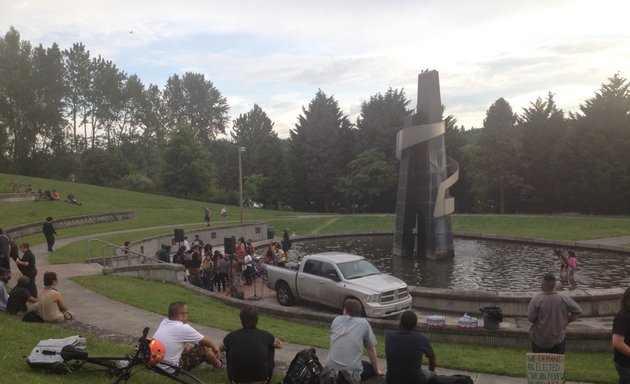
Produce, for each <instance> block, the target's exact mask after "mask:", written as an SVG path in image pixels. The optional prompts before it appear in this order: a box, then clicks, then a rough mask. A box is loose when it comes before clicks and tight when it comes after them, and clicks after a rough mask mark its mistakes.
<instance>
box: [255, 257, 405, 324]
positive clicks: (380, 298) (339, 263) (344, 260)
mask: <svg viewBox="0 0 630 384" xmlns="http://www.w3.org/2000/svg"><path fill="white" fill-rule="evenodd" d="M267 285H268V287H269V288H270V289H272V290H275V291H276V298H277V299H278V303H280V304H281V305H284V306H290V305H292V304H293V303H294V302H295V301H296V300H304V301H311V302H316V303H320V304H324V305H327V306H330V307H334V308H338V309H339V310H340V311H341V309H342V308H343V303H344V301H345V300H346V299H348V298H351V297H353V298H356V299H358V300H359V301H360V302H361V305H362V306H363V313H364V315H365V316H367V317H387V316H393V315H397V314H399V313H401V312H403V311H405V310H407V309H411V296H410V295H409V291H408V289H407V284H406V283H405V282H404V281H402V280H400V279H398V278H396V277H394V276H391V275H388V274H385V273H382V272H380V271H379V270H378V269H377V268H376V267H375V266H373V265H372V264H371V263H370V262H369V261H367V260H366V259H365V258H363V257H361V256H357V255H352V254H349V253H341V252H326V253H317V254H313V255H309V256H305V257H304V258H303V259H302V261H301V263H300V267H299V269H298V270H295V269H291V268H284V267H277V266H272V265H270V266H268V267H267Z"/></svg>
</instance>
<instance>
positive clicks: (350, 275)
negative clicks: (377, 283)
mask: <svg viewBox="0 0 630 384" xmlns="http://www.w3.org/2000/svg"><path fill="white" fill-rule="evenodd" d="M337 266H338V267H339V270H340V271H341V274H342V275H343V277H345V278H346V279H348V280H350V279H358V278H359V277H365V276H370V275H378V274H379V273H381V271H379V270H378V269H376V267H375V266H373V265H372V264H371V263H370V262H369V261H367V260H356V261H348V262H345V263H339V264H337Z"/></svg>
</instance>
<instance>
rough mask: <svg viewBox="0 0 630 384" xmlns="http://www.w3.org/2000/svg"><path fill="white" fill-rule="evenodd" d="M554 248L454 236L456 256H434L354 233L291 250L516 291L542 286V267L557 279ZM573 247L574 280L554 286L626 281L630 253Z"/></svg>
mask: <svg viewBox="0 0 630 384" xmlns="http://www.w3.org/2000/svg"><path fill="white" fill-rule="evenodd" d="M553 249H554V247H550V246H540V245H533V244H522V243H513V242H503V241H488V240H470V239H455V257H454V258H453V259H452V260H441V261H435V260H428V259H423V258H418V257H409V258H400V257H395V256H392V255H391V251H392V236H356V237H337V238H324V239H314V240H305V241H300V240H296V241H294V242H293V247H292V249H291V251H290V254H291V257H292V258H293V257H297V258H298V259H299V258H301V257H303V256H304V255H308V254H311V253H317V252H326V251H342V252H349V253H355V254H358V255H362V256H364V257H366V258H367V259H369V260H370V261H371V262H372V263H373V264H374V265H376V266H377V267H378V268H379V269H380V270H381V271H384V272H388V273H391V274H393V275H395V276H397V277H399V278H401V279H403V280H404V281H405V282H407V284H409V285H417V286H423V287H430V288H454V289H466V290H471V289H479V290H492V291H511V292H515V291H538V290H540V276H541V275H542V274H543V273H545V272H553V273H554V274H555V275H556V278H558V279H559V272H560V263H559V261H558V258H557V257H556V256H555V255H554V254H553ZM564 251H565V252H566V249H565V250H564ZM575 252H576V255H577V259H578V267H579V269H578V271H577V272H576V274H575V282H574V283H571V284H569V283H568V282H566V281H564V282H560V280H559V282H558V289H560V290H570V289H576V288H577V289H588V288H601V289H604V288H618V287H624V288H625V287H627V286H628V285H630V263H629V262H628V261H629V260H630V258H629V257H630V256H627V255H623V254H617V253H612V252H603V251H591V250H582V249H575Z"/></svg>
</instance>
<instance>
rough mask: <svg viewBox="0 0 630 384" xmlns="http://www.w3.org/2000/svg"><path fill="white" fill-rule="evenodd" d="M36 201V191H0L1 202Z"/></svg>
mask: <svg viewBox="0 0 630 384" xmlns="http://www.w3.org/2000/svg"><path fill="white" fill-rule="evenodd" d="M24 201H35V194H34V193H26V192H24V193H0V203H21V202H24Z"/></svg>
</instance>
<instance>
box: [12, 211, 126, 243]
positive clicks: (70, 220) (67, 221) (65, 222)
mask: <svg viewBox="0 0 630 384" xmlns="http://www.w3.org/2000/svg"><path fill="white" fill-rule="evenodd" d="M134 215H135V214H134V212H133V211H120V212H103V213H91V214H88V215H81V216H70V217H61V218H55V219H54V225H55V229H60V228H68V227H77V226H79V225H88V224H98V223H107V222H110V221H118V220H129V219H131V218H133V217H134ZM42 219H44V218H42ZM43 223H44V220H42V221H40V222H36V223H28V224H21V225H18V226H15V227H11V228H5V230H4V231H5V232H6V233H7V234H9V236H11V237H12V238H13V239H15V238H18V237H22V236H27V235H32V234H34V233H40V232H41V231H42V225H43Z"/></svg>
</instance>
